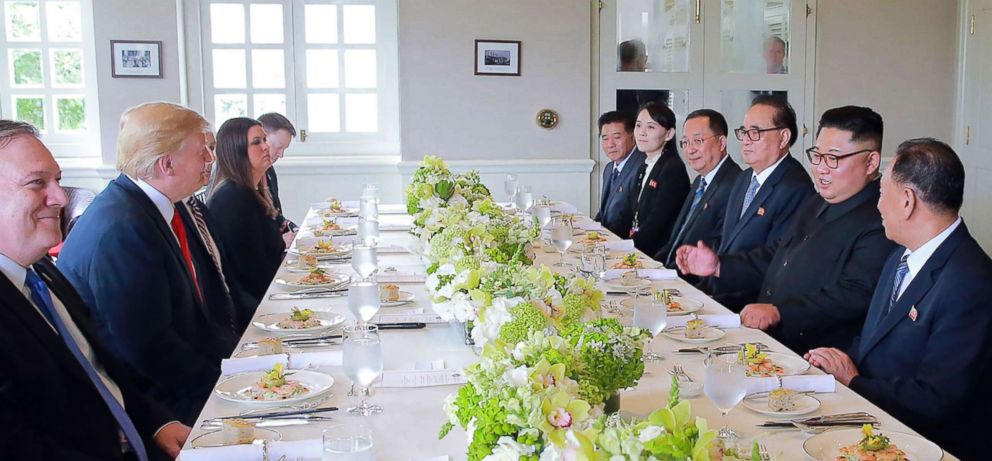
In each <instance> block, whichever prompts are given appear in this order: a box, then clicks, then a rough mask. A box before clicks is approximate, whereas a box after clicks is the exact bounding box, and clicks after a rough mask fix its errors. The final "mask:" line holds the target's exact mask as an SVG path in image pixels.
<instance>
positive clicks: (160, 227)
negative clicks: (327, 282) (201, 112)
mask: <svg viewBox="0 0 992 461" xmlns="http://www.w3.org/2000/svg"><path fill="white" fill-rule="evenodd" d="M178 209H179V215H180V216H181V217H182V218H183V220H184V224H185V227H186V230H187V232H186V236H187V241H188V242H189V245H190V252H191V254H192V256H193V261H194V266H195V269H196V272H197V274H198V280H199V283H200V284H201V285H207V284H209V283H211V282H210V280H211V277H210V276H208V275H207V274H209V273H211V272H215V271H216V268H215V267H214V266H213V264H206V263H204V261H208V259H207V258H209V256H207V255H206V254H205V252H204V250H203V247H202V246H201V245H200V243H199V239H198V238H196V230H195V229H196V225H195V223H193V222H192V221H190V220H188V219H189V216H188V215H186V213H185V210H184V209H183V207H182V206H179V207H178ZM58 265H59V268H60V269H61V270H62V272H63V273H64V274H65V276H66V278H67V279H68V280H69V281H70V282H71V283H72V285H73V286H74V287H75V288H76V291H78V292H79V295H80V296H81V297H82V299H83V302H84V303H85V304H86V306H88V307H89V308H90V310H91V317H92V319H93V321H94V323H95V324H96V327H97V333H98V334H99V335H100V338H101V339H102V340H103V342H104V344H106V345H107V346H108V348H110V350H111V351H112V352H113V353H114V355H115V356H116V357H117V358H119V359H121V360H123V361H125V362H127V363H128V364H129V365H130V366H131V367H132V368H134V369H135V370H137V372H138V373H139V374H140V375H141V376H142V377H143V378H144V381H145V385H146V388H147V392H149V393H150V395H151V396H152V397H153V398H155V399H156V400H158V401H160V402H163V403H165V404H166V405H167V406H168V407H169V409H170V410H171V411H172V412H173V413H175V414H176V415H177V416H179V418H180V419H181V420H182V421H183V422H184V423H187V424H191V423H193V422H195V420H196V417H197V415H198V414H199V412H200V409H201V408H202V407H203V404H204V402H205V401H206V399H207V397H208V396H209V395H210V393H211V391H212V390H213V386H214V384H215V383H216V381H217V377H218V376H220V361H221V359H223V358H227V357H230V354H231V352H232V351H233V349H234V346H235V345H236V344H237V342H238V338H237V337H236V336H235V334H234V332H233V331H232V330H231V328H230V322H224V323H223V324H218V323H216V320H217V315H218V312H221V310H220V309H218V308H215V306H211V305H209V304H207V303H205V302H203V301H201V299H200V297H199V295H198V294H197V293H196V289H195V288H194V285H193V281H192V278H191V274H190V271H189V266H187V265H186V262H185V260H184V259H183V256H182V253H181V252H180V249H179V244H178V242H177V241H176V237H175V236H174V234H173V233H172V229H171V228H170V227H169V224H166V222H165V221H164V220H163V219H162V215H161V213H160V212H159V211H158V209H157V208H155V205H154V203H152V201H151V199H149V198H148V196H147V195H145V194H144V192H142V191H141V189H140V188H138V186H137V185H136V184H134V183H133V182H132V181H131V180H130V179H128V178H127V176H125V175H120V176H118V177H117V179H115V180H113V181H111V182H110V184H108V185H107V187H106V188H105V189H104V190H103V192H101V193H100V194H99V195H98V196H97V197H96V199H94V200H93V203H92V204H91V205H90V207H89V208H88V209H87V210H86V213H84V214H83V216H82V218H80V219H79V222H77V223H76V227H75V228H73V230H72V233H71V234H69V238H68V239H67V240H66V242H65V245H64V246H63V248H62V253H61V255H60V256H59V261H58ZM207 288H208V290H209V288H210V287H207ZM208 290H204V295H205V299H206V301H207V302H209V301H210V300H211V299H212V298H211V297H210V296H209V294H208Z"/></svg>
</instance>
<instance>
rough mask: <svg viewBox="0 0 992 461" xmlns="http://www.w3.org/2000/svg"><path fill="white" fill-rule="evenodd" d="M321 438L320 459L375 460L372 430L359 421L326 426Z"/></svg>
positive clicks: (339, 460)
mask: <svg viewBox="0 0 992 461" xmlns="http://www.w3.org/2000/svg"><path fill="white" fill-rule="evenodd" d="M323 439H324V450H323V453H324V454H323V457H321V458H320V459H321V460H322V461H375V451H374V450H373V447H374V446H375V444H374V443H373V441H372V431H370V430H369V428H368V427H366V426H365V424H362V423H361V422H348V423H347V424H335V425H333V426H331V427H328V428H327V429H324V436H323Z"/></svg>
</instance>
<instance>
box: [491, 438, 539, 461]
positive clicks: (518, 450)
mask: <svg viewBox="0 0 992 461" xmlns="http://www.w3.org/2000/svg"><path fill="white" fill-rule="evenodd" d="M533 453H534V447H532V446H530V445H526V444H523V443H519V442H517V441H516V440H513V439H512V438H510V437H506V436H503V437H500V438H499V440H497V441H496V446H495V447H493V452H492V453H490V454H489V456H486V457H485V458H482V461H517V460H518V459H520V457H521V456H526V455H530V454H533Z"/></svg>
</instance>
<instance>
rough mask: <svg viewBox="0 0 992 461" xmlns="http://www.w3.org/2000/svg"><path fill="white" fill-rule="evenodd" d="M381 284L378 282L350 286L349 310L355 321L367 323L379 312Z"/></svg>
mask: <svg viewBox="0 0 992 461" xmlns="http://www.w3.org/2000/svg"><path fill="white" fill-rule="evenodd" d="M379 303H380V300H379V284H378V283H377V282H366V281H361V282H352V283H351V285H348V310H350V311H351V314H352V315H354V316H355V319H356V320H358V321H360V322H362V323H367V322H368V321H369V320H371V319H372V317H375V314H376V313H378V312H379V305H380V304H379Z"/></svg>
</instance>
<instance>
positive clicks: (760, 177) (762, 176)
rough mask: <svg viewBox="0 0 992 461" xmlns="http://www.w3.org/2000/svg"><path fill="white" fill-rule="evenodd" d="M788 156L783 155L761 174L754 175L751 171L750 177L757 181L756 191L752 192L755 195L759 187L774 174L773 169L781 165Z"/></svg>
mask: <svg viewBox="0 0 992 461" xmlns="http://www.w3.org/2000/svg"><path fill="white" fill-rule="evenodd" d="M788 156H789V154H785V155H783V156H782V158H780V159H778V161H777V162H775V163H773V164H772V166H770V167H768V168H765V169H764V170H763V171H762V172H761V173H755V172H754V171H753V170H752V172H751V177H752V178H757V179H758V189H757V190H755V191H754V193H755V194H757V193H758V191H759V190H761V186H762V185H763V184H764V183H765V181H767V180H768V177H769V176H771V175H772V173H774V172H775V168H778V166H779V164H781V163H782V160H785V158H786V157H788Z"/></svg>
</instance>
